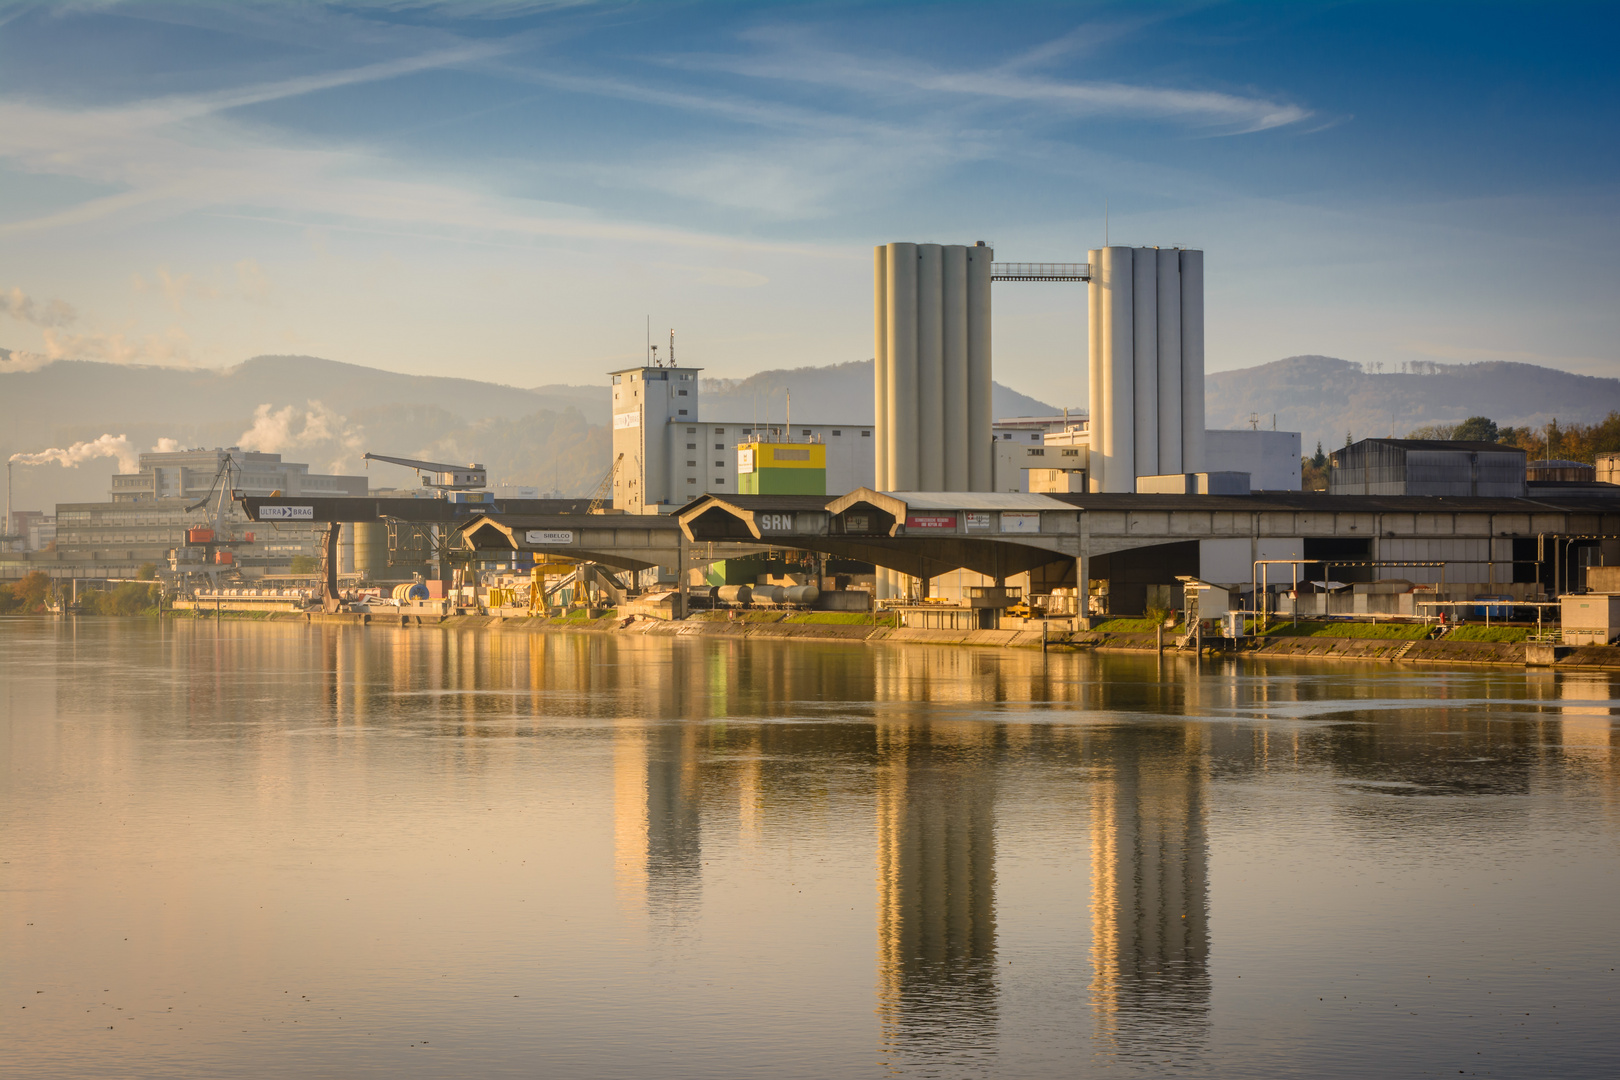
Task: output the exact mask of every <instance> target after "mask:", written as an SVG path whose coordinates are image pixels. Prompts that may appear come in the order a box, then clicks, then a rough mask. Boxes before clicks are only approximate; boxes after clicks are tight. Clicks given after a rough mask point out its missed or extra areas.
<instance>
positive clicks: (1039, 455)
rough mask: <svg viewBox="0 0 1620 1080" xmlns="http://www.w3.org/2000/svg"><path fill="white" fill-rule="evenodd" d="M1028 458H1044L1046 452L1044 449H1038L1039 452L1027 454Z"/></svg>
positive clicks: (1034, 451)
mask: <svg viewBox="0 0 1620 1080" xmlns="http://www.w3.org/2000/svg"><path fill="white" fill-rule="evenodd" d="M1029 456H1030V457H1045V456H1046V450H1045V448H1044V447H1043V448H1042V449H1040V450H1031V451H1030V452H1029Z"/></svg>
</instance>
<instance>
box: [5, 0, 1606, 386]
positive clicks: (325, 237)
mask: <svg viewBox="0 0 1620 1080" xmlns="http://www.w3.org/2000/svg"><path fill="white" fill-rule="evenodd" d="M1617 24H1620V18H1617V16H1616V14H1615V12H1614V9H1613V8H1612V7H1607V6H1602V5H1574V4H1569V5H1548V4H1539V5H1529V4H1523V5H1519V4H1505V3H1498V4H1490V3H1472V4H1446V3H1421V4H1418V3H1414V4H1372V3H1337V4H1307V3H1298V4H1279V3H1268V4H1187V5H1145V4H1118V5H1109V4H1023V5H1020V4H1006V3H1003V4H995V5H990V4H971V3H948V4H897V3H896V4H858V3H841V4H816V5H792V4H759V5H749V4H741V3H727V4H719V3H707V4H704V3H686V4H681V3H645V4H611V3H599V4H525V3H518V2H489V3H484V4H474V3H461V4H443V5H440V4H432V3H411V2H400V3H381V2H378V3H361V4H350V5H319V4H308V3H288V2H283V3H279V4H271V5H262V6H251V5H243V4H196V3H193V4H179V5H169V6H165V5H157V4H143V3H80V4H58V5H47V6H39V5H28V4H0V252H3V258H0V346H4V347H9V348H11V349H14V350H18V352H19V354H20V355H19V357H18V358H16V359H14V360H13V361H12V364H11V366H12V367H16V366H19V365H23V364H37V363H41V362H43V358H48V357H54V356H83V357H90V358H102V359H113V360H119V361H122V362H130V363H170V364H192V365H206V366H219V365H228V364H234V363H238V362H240V361H241V360H243V359H245V358H247V357H249V356H252V355H256V354H260V353H276V352H299V353H310V354H314V355H319V356H326V357H329V358H332V359H337V360H344V361H350V362H354V363H362V364H370V365H375V366H378V367H384V368H388V369H392V370H399V371H410V372H419V373H451V374H460V375H468V376H472V377H478V378H487V379H493V380H497V381H502V382H509V383H515V384H519V385H525V386H533V385H539V384H542V383H547V382H572V383H581V382H593V381H596V380H598V379H599V378H600V376H601V372H602V371H603V370H604V369H605V368H607V367H610V366H615V365H618V364H622V363H626V362H634V361H635V360H636V359H638V358H639V357H640V356H641V355H642V348H643V342H644V338H645V333H646V320H647V319H648V318H649V317H650V319H651V322H652V325H653V327H654V328H655V335H657V336H661V335H662V333H663V332H664V331H666V330H667V329H668V328H669V327H672V326H673V327H675V328H676V330H677V333H678V335H679V338H678V341H679V344H680V346H681V350H682V351H681V359H682V360H683V361H684V362H688V363H696V364H702V365H703V366H705V367H706V368H708V370H709V372H710V373H711V374H716V375H723V376H740V375H746V374H748V373H750V372H752V371H755V370H759V369H761V368H766V367H784V366H798V365H803V364H822V363H834V362H841V361H845V360H854V359H864V358H866V357H867V356H870V355H871V301H870V289H871V255H870V250H871V246H872V245H873V244H876V243H882V242H885V241H890V240H901V239H906V240H933V241H939V242H947V243H950V242H966V243H971V242H973V241H975V240H980V239H983V240H987V241H990V242H992V243H993V244H994V245H995V246H996V249H997V255H998V258H1002V259H1007V260H1017V261H1024V260H1031V261H1033V260H1076V261H1078V260H1082V259H1084V258H1085V251H1086V249H1087V248H1088V247H1094V246H1097V245H1098V244H1099V243H1100V242H1101V240H1102V237H1103V232H1104V213H1105V207H1106V212H1107V216H1108V224H1107V229H1108V233H1109V236H1110V238H1111V239H1112V240H1114V241H1115V242H1125V243H1133V244H1166V245H1168V244H1186V245H1190V246H1196V247H1202V248H1204V249H1205V250H1206V251H1207V252H1208V255H1207V260H1208V262H1207V265H1208V279H1209V280H1208V312H1209V314H1208V322H1209V324H1208V350H1209V366H1210V368H1211V369H1214V370H1219V369H1224V368H1232V367H1246V366H1250V365H1253V364H1257V363H1263V362H1266V361H1269V360H1273V359H1276V358H1278V357H1282V356H1287V355H1292V354H1297V353H1308V352H1309V353H1326V354H1329V355H1337V356H1342V357H1345V358H1347V359H1352V360H1359V361H1366V362H1377V363H1382V364H1384V365H1385V366H1386V368H1389V367H1395V366H1397V365H1399V364H1401V363H1403V362H1406V361H1410V360H1441V361H1468V360H1485V359H1518V360H1526V361H1530V362H1534V363H1543V364H1548V365H1552V366H1557V367H1562V368H1566V369H1569V370H1575V371H1582V372H1587V373H1590V374H1602V375H1620V350H1617V347H1616V344H1615V342H1616V339H1617V333H1616V331H1617V330H1620V314H1617V311H1620V303H1617V302H1616V298H1615V294H1616V284H1617V282H1620V269H1617V266H1620V260H1617V259H1616V255H1615V252H1616V249H1617V247H1620V245H1617V243H1616V241H1617V240H1620V236H1617V233H1620V228H1617V221H1620V216H1617V210H1620V200H1617V198H1616V179H1615V177H1616V175H1617V168H1616V166H1617V164H1620V161H1617V158H1620V140H1617V139H1616V135H1617V131H1616V127H1617V123H1616V118H1617V117H1620V108H1617V106H1620V101H1617V98H1620V94H1617V85H1620V81H1617V79H1616V76H1615V74H1614V69H1613V65H1612V62H1611V60H1610V58H1609V57H1608V56H1607V55H1605V50H1607V49H1609V48H1610V47H1611V46H1612V42H1613V41H1614V40H1615V37H1616V30H1617V29H1620V25H1617ZM996 288H997V293H996V298H995V304H996V308H995V311H996V332H995V364H996V371H997V377H998V378H999V379H1001V381H1003V382H1007V383H1009V384H1011V385H1013V386H1016V387H1018V388H1019V389H1022V390H1025V391H1026V392H1029V393H1034V394H1036V395H1037V396H1041V397H1043V398H1045V399H1047V400H1050V401H1054V402H1056V403H1059V404H1071V405H1081V404H1083V403H1084V395H1085V384H1086V377H1085V340H1086V335H1085V304H1084V294H1083V291H1082V289H1081V288H1080V287H1078V286H1064V285H1012V284H1003V285H998V286H996Z"/></svg>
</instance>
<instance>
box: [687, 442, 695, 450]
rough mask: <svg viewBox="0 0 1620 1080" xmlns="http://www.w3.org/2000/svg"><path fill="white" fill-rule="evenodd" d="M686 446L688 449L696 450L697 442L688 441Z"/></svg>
mask: <svg viewBox="0 0 1620 1080" xmlns="http://www.w3.org/2000/svg"><path fill="white" fill-rule="evenodd" d="M686 448H687V449H688V450H696V449H697V443H695V442H689V443H687V444H686Z"/></svg>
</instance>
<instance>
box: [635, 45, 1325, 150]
mask: <svg viewBox="0 0 1620 1080" xmlns="http://www.w3.org/2000/svg"><path fill="white" fill-rule="evenodd" d="M749 36H750V38H751V39H752V40H753V41H755V42H758V43H761V44H764V45H765V46H767V47H766V48H765V49H762V50H758V51H756V52H753V53H748V54H733V55H727V54H707V55H704V56H671V57H666V58H664V62H665V63H666V64H667V65H669V66H671V67H677V68H683V69H686V70H706V71H727V72H730V73H732V74H736V75H743V76H747V77H749V78H754V79H760V80H768V81H776V82H796V83H804V84H813V85H820V86H825V87H831V88H837V89H840V90H845V91H849V92H851V93H856V94H862V95H869V96H870V95H877V96H878V97H877V99H876V100H871V99H870V98H869V103H870V104H872V105H882V104H884V103H890V104H907V105H909V106H912V107H917V106H919V105H921V104H922V100H921V99H922V96H923V95H933V96H935V97H936V98H938V96H939V95H945V96H946V98H947V99H955V100H956V101H957V102H958V103H960V102H978V103H1004V104H1010V103H1022V104H1030V105H1038V106H1041V107H1042V108H1044V109H1048V110H1052V111H1054V112H1056V113H1060V114H1062V115H1065V116H1069V117H1083V118H1110V117H1112V118H1122V119H1154V120H1164V121H1173V122H1179V123H1184V124H1189V125H1194V126H1198V127H1203V128H1213V129H1219V130H1221V131H1224V132H1227V133H1231V134H1242V133H1249V132H1255V131H1262V130H1265V129H1267V128H1274V127H1281V126H1284V125H1288V124H1295V123H1299V122H1300V121H1302V120H1305V119H1307V118H1308V117H1310V116H1311V110H1309V109H1307V108H1304V107H1303V106H1299V105H1295V104H1292V103H1289V102H1286V101H1275V100H1271V99H1270V98H1267V97H1264V96H1259V95H1254V96H1248V95H1242V94H1235V93H1229V92H1223V91H1215V90H1196V89H1183V88H1173V87H1160V86H1145V85H1136V84H1131V83H1126V82H1120V81H1107V80H1104V81H1076V80H1064V79H1059V78H1054V77H1050V76H1042V75H1037V74H1030V73H1026V72H1025V70H1024V69H1025V68H1026V67H1028V66H1032V65H1035V64H1039V63H1045V62H1048V61H1050V60H1052V59H1054V58H1055V57H1056V56H1057V55H1060V54H1061V53H1064V52H1067V51H1070V50H1072V49H1073V48H1076V47H1078V43H1077V41H1075V40H1074V39H1071V38H1060V39H1058V40H1057V41H1055V42H1052V43H1049V46H1050V48H1049V50H1046V51H1043V50H1040V49H1037V50H1035V51H1033V52H1032V53H1025V54H1023V55H1022V56H1020V57H1016V58H1014V60H1013V62H1011V63H1009V64H1005V65H993V66H988V67H981V68H977V69H948V68H941V67H937V66H934V65H930V64H926V63H923V62H921V61H918V60H915V59H913V58H911V57H906V56H900V55H871V54H865V55H863V54H857V53H852V52H849V51H846V50H839V49H833V48H828V47H825V46H821V45H819V44H817V43H815V42H814V41H813V40H811V39H808V38H807V36H806V35H804V34H802V33H800V32H798V31H796V30H793V29H791V28H775V29H770V30H760V31H756V32H754V33H753V34H751V35H749ZM939 104H941V105H942V104H945V101H943V100H941V101H939ZM936 107H937V106H936Z"/></svg>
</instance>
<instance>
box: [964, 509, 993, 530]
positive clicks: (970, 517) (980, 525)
mask: <svg viewBox="0 0 1620 1080" xmlns="http://www.w3.org/2000/svg"><path fill="white" fill-rule="evenodd" d="M966 517H967V527H968V532H989V531H990V515H989V514H985V513H979V512H975V511H969V512H968V514H967V515H966Z"/></svg>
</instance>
